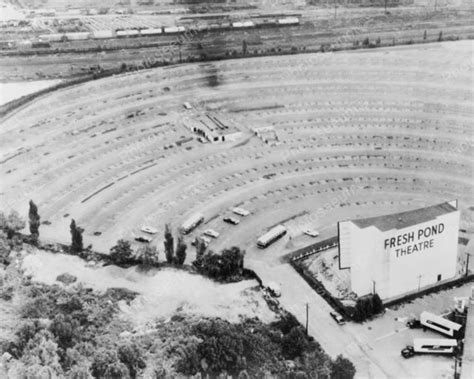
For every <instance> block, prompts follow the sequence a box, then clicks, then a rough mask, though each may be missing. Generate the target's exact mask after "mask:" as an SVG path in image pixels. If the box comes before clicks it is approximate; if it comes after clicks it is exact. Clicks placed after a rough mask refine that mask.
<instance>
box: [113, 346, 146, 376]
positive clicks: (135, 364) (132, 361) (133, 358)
mask: <svg viewBox="0 0 474 379" xmlns="http://www.w3.org/2000/svg"><path fill="white" fill-rule="evenodd" d="M117 353H118V357H119V359H120V361H121V362H122V363H123V364H125V366H127V369H128V372H129V374H130V376H131V377H132V378H136V377H137V373H138V372H139V371H140V370H142V369H144V368H145V367H146V364H145V361H144V360H143V358H142V356H143V352H142V351H141V350H140V349H139V348H138V346H137V345H136V344H127V345H122V346H120V347H119V348H118V351H117Z"/></svg>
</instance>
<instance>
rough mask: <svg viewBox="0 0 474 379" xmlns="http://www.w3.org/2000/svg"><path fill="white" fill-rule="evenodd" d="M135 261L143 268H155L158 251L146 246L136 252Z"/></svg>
mask: <svg viewBox="0 0 474 379" xmlns="http://www.w3.org/2000/svg"><path fill="white" fill-rule="evenodd" d="M137 259H138V260H139V261H140V262H141V264H143V265H145V266H157V265H158V263H159V258H158V250H157V249H156V247H155V246H150V245H146V246H143V247H140V249H138V251H137Z"/></svg>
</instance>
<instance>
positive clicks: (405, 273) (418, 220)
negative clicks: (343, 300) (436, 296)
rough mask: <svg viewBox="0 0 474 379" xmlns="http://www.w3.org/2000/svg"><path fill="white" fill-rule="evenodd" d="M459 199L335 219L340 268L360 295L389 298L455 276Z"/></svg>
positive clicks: (353, 289) (354, 290) (352, 287)
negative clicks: (348, 276)
mask: <svg viewBox="0 0 474 379" xmlns="http://www.w3.org/2000/svg"><path fill="white" fill-rule="evenodd" d="M459 215H460V212H459V210H458V209H457V202H456V201H454V202H449V203H442V204H438V205H434V206H431V207H427V208H422V209H416V210H412V211H408V212H403V213H398V214H392V215H386V216H379V217H372V218H367V219H361V220H352V221H343V222H339V225H338V229H339V269H341V270H344V269H348V270H350V279H351V289H352V291H353V292H355V293H356V294H357V295H358V296H363V295H367V294H370V293H374V292H375V293H377V294H378V295H379V296H380V297H381V298H382V299H385V300H388V299H390V298H395V297H399V296H403V295H404V294H406V293H409V292H416V291H417V290H419V289H420V288H422V287H427V286H430V285H434V284H436V283H437V282H439V281H444V280H447V279H452V278H454V277H455V275H456V268H457V254H458V231H459Z"/></svg>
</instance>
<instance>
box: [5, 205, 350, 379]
mask: <svg viewBox="0 0 474 379" xmlns="http://www.w3.org/2000/svg"><path fill="white" fill-rule="evenodd" d="M33 213H34V212H33ZM24 226H25V224H24V223H23V222H22V220H21V219H20V218H19V217H18V215H17V214H15V213H13V214H11V215H10V216H8V217H5V216H4V215H3V214H0V229H1V231H0V254H1V257H2V259H3V260H4V261H5V263H4V265H5V268H4V272H3V274H2V277H1V280H0V298H1V299H2V300H1V301H4V302H10V304H11V306H12V307H13V306H15V307H16V308H17V313H18V320H15V321H16V325H17V326H16V330H15V334H14V336H13V337H12V338H9V339H8V340H5V339H3V340H2V339H0V355H4V354H5V353H8V356H10V357H11V359H9V360H8V361H5V362H7V364H6V366H3V367H1V368H0V374H2V372H3V373H6V375H7V376H6V377H17V378H25V379H30V378H31V379H33V378H38V379H43V378H63V377H64V378H71V379H89V378H92V377H95V378H111V379H112V378H114V379H116V378H132V379H133V378H137V377H147V378H169V377H178V376H180V375H195V374H202V375H203V376H207V375H209V377H217V376H220V375H223V374H227V375H231V376H232V377H234V378H265V377H268V375H273V376H276V377H279V378H296V377H298V378H314V377H317V378H327V379H329V378H338V379H339V378H341V379H342V378H344V379H345V378H348V379H350V378H352V377H353V376H354V372H355V370H354V366H353V365H352V363H351V362H349V361H348V360H346V359H345V358H343V357H338V359H337V360H336V361H332V360H331V359H330V358H329V357H328V356H327V355H326V354H325V353H324V351H323V350H322V349H321V348H320V346H319V344H318V343H317V342H315V341H314V340H313V339H312V338H311V337H308V336H307V335H306V334H305V332H304V330H303V328H302V327H301V325H300V324H299V323H298V322H297V320H296V319H295V318H294V317H293V316H292V315H290V314H287V313H284V312H283V315H282V317H281V319H280V320H279V321H277V322H275V323H273V324H270V325H268V324H264V323H262V322H261V321H259V320H258V319H246V320H242V321H241V322H240V323H235V324H233V323H229V322H227V321H224V320H222V319H219V318H209V319H203V318H199V317H196V318H195V317H192V316H189V315H187V316H183V315H181V314H176V315H174V316H173V317H172V318H171V320H169V321H166V322H159V321H157V322H156V323H152V324H149V325H147V326H146V328H147V330H146V333H137V334H133V333H132V332H131V331H133V327H132V326H131V325H130V324H129V323H128V322H126V321H123V320H122V318H121V317H119V301H121V302H125V303H130V302H131V301H132V300H133V299H134V298H135V296H136V294H135V293H133V292H131V291H128V290H125V289H109V290H107V291H105V292H104V293H96V292H94V291H92V290H91V289H86V288H83V287H82V286H81V285H80V284H76V278H75V277H73V276H72V275H65V274H63V275H59V276H58V278H57V280H58V283H61V284H55V285H45V284H37V283H33V282H31V279H29V277H26V276H24V275H23V272H22V271H21V268H20V266H19V265H16V264H9V263H10V260H11V261H12V262H13V260H12V258H11V257H12V246H16V247H18V246H20V247H21V245H22V242H21V239H18V238H17V237H19V236H18V233H19V231H20V230H21V229H23V228H24ZM73 231H74V232H73ZM77 232H78V233H79V234H82V230H81V229H80V228H78V227H77V226H76V225H75V222H74V220H73V221H72V222H71V233H72V238H73V245H74V243H75V242H76V243H79V242H81V244H82V235H81V239H80V241H79V240H77V241H74V233H77ZM171 240H172V236H171ZM183 244H184V243H183ZM165 246H166V245H165ZM79 248H81V249H82V246H76V249H79ZM180 249H182V250H183V251H182V252H179V250H180ZM202 251H203V254H202V256H201V264H200V265H199V267H200V270H201V272H202V273H204V274H206V275H208V276H209V277H211V278H214V279H216V280H221V281H232V280H239V279H241V278H242V275H243V271H244V255H245V252H244V251H241V250H240V249H239V248H237V247H232V248H230V249H225V250H223V251H222V253H221V254H219V255H218V254H214V253H212V252H208V253H204V249H203V250H202ZM185 252H186V247H185V245H184V248H183V245H181V247H180V242H179V240H178V247H177V250H176V256H175V257H174V259H183V258H182V256H183V253H184V257H185ZM180 256H181V258H179V257H180ZM111 257H112V258H113V260H116V261H117V262H129V261H130V260H138V261H140V262H142V263H146V262H148V263H149V264H154V263H157V262H158V253H157V251H156V248H154V247H151V246H145V247H143V248H141V249H139V251H138V252H137V254H136V255H135V254H134V253H133V250H132V249H131V246H130V244H129V243H128V242H126V241H118V243H117V245H116V246H114V247H113V248H112V249H111ZM17 258H19V259H21V258H20V256H19V255H18V256H17ZM17 258H15V260H16V259H17ZM173 263H180V262H174V261H173ZM19 304H21V305H19ZM4 356H5V355H4Z"/></svg>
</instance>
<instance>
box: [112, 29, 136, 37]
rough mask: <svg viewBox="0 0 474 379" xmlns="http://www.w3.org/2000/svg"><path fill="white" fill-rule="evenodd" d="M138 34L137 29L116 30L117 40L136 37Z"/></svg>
mask: <svg viewBox="0 0 474 379" xmlns="http://www.w3.org/2000/svg"><path fill="white" fill-rule="evenodd" d="M139 34H140V32H139V31H138V30H137V29H127V30H117V37H118V38H130V37H137V36H138V35H139Z"/></svg>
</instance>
